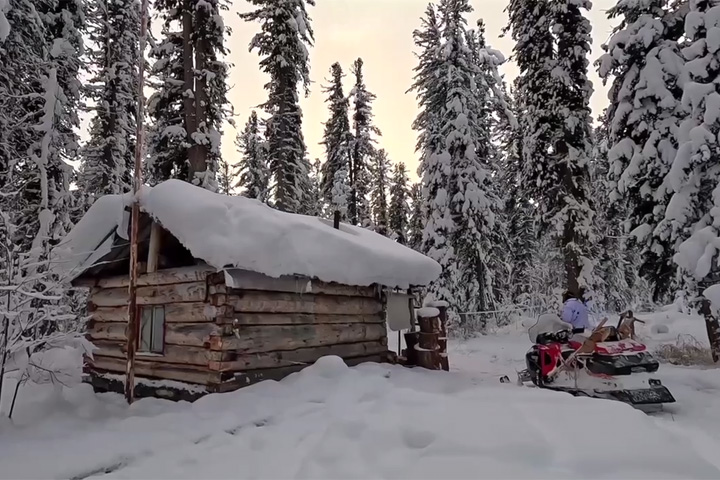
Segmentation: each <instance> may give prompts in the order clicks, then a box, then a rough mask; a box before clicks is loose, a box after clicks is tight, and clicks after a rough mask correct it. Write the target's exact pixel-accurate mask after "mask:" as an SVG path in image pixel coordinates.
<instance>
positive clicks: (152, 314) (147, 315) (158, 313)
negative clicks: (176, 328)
mask: <svg viewBox="0 0 720 480" xmlns="http://www.w3.org/2000/svg"><path fill="white" fill-rule="evenodd" d="M140 315H141V316H140V338H139V345H138V353H157V354H162V353H163V349H164V340H165V307H164V306H163V305H154V306H153V305H151V306H147V307H141V308H140Z"/></svg>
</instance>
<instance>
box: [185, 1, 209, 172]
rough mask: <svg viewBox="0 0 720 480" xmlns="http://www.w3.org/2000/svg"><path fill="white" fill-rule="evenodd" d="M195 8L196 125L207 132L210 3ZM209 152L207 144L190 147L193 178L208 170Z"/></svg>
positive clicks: (201, 130) (199, 129)
mask: <svg viewBox="0 0 720 480" xmlns="http://www.w3.org/2000/svg"><path fill="white" fill-rule="evenodd" d="M204 5H205V6H201V7H200V8H197V9H196V10H195V25H194V32H195V71H196V72H197V74H198V75H197V78H196V80H195V125H196V129H197V131H200V132H202V133H207V131H208V125H207V107H208V93H207V76H206V72H205V69H206V68H207V61H206V60H207V54H208V40H207V33H208V32H207V19H208V11H207V9H208V8H209V4H207V3H206V4H204ZM207 154H208V147H207V145H206V144H199V143H195V142H193V144H192V147H190V154H189V156H190V170H191V178H194V174H195V173H197V172H204V171H205V170H207Z"/></svg>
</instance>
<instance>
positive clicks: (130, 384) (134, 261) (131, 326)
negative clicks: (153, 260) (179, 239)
mask: <svg viewBox="0 0 720 480" xmlns="http://www.w3.org/2000/svg"><path fill="white" fill-rule="evenodd" d="M147 23H148V0H142V4H141V7H140V46H139V52H138V61H139V62H140V65H138V79H137V80H138V83H137V89H138V90H137V95H138V98H137V102H138V103H137V131H136V135H135V142H136V143H135V172H134V173H135V175H134V178H133V205H132V218H131V222H132V224H131V227H130V285H129V286H128V294H129V301H128V324H127V367H126V370H125V399H126V400H127V402H128V403H132V402H133V400H134V399H135V348H136V346H137V339H136V337H137V332H138V319H137V317H138V309H137V277H138V231H139V229H140V228H139V226H140V203H139V201H140V200H139V198H138V196H139V193H140V188H141V187H142V156H143V146H144V144H145V138H144V137H145V135H144V133H145V130H144V128H143V118H144V114H145V97H144V95H143V87H144V86H145V44H146V43H147Z"/></svg>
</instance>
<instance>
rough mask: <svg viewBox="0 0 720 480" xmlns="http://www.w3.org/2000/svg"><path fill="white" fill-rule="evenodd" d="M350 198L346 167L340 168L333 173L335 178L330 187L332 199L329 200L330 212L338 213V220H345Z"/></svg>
mask: <svg viewBox="0 0 720 480" xmlns="http://www.w3.org/2000/svg"><path fill="white" fill-rule="evenodd" d="M349 196H350V180H349V178H348V171H347V167H345V166H343V167H340V168H339V169H338V170H337V171H336V172H335V178H334V182H333V186H332V198H331V199H330V204H329V205H330V212H331V214H334V213H335V212H339V213H340V220H344V219H346V218H347V211H348V198H349Z"/></svg>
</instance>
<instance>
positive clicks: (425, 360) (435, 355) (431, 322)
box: [408, 316, 442, 370]
mask: <svg viewBox="0 0 720 480" xmlns="http://www.w3.org/2000/svg"><path fill="white" fill-rule="evenodd" d="M418 325H419V327H420V332H419V336H418V344H417V345H416V346H415V350H416V352H415V354H416V356H417V365H418V366H420V367H423V368H427V369H428V370H440V369H442V356H441V355H440V331H441V330H440V329H441V323H440V317H439V316H436V317H418ZM408 348H409V346H408Z"/></svg>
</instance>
